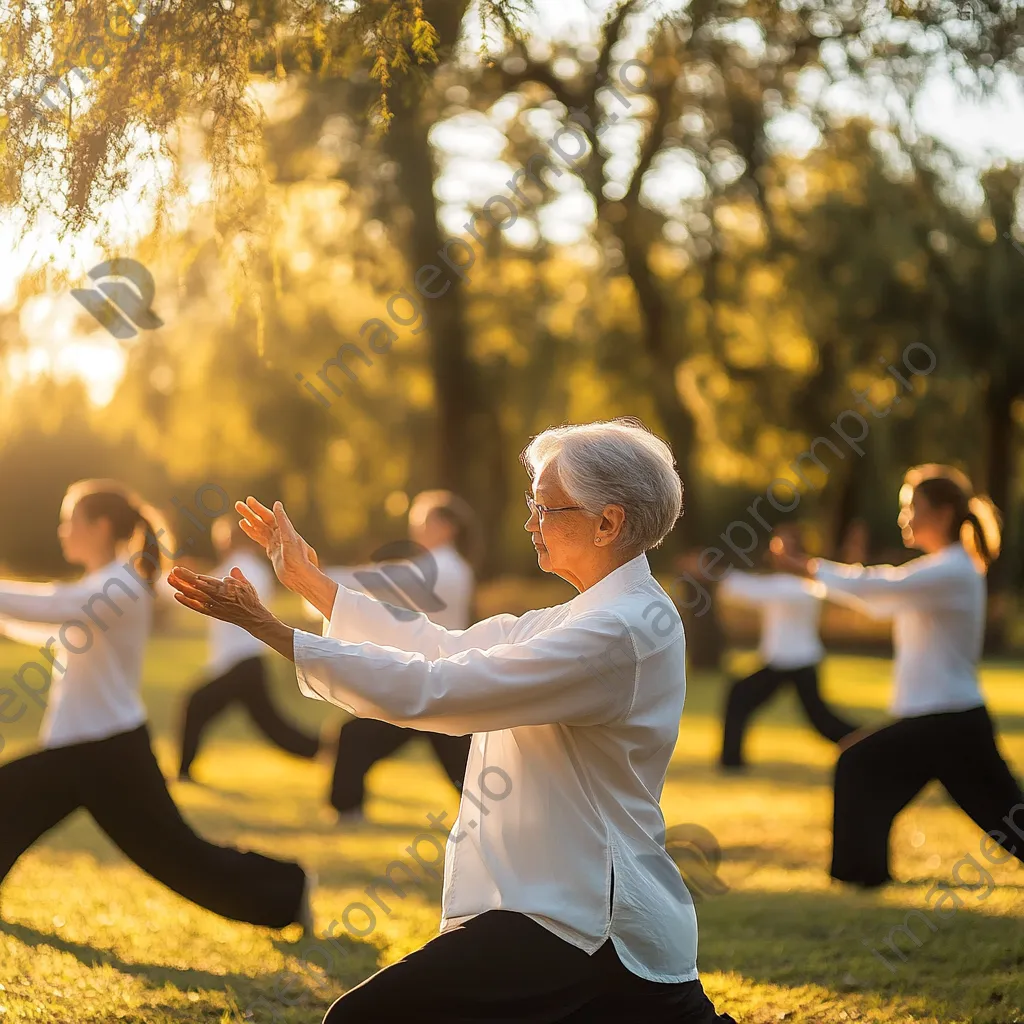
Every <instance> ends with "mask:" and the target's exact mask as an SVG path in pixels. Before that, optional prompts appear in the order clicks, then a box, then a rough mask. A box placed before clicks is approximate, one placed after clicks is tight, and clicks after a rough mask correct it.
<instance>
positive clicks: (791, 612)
mask: <svg viewBox="0 0 1024 1024" xmlns="http://www.w3.org/2000/svg"><path fill="white" fill-rule="evenodd" d="M775 537H777V538H779V539H780V541H781V542H782V543H784V544H785V545H786V546H787V547H788V548H789V549H791V550H792V551H794V552H799V553H802V552H803V543H802V540H801V537H800V529H799V527H798V526H796V525H795V524H785V525H781V526H777V527H776V528H775ZM719 594H720V595H722V596H724V597H726V598H727V599H732V600H734V601H737V602H740V603H743V604H750V605H754V606H756V607H758V608H761V609H762V613H761V642H760V646H759V650H760V654H761V658H762V660H763V661H764V665H763V666H762V667H761V668H760V669H758V671H757V672H755V673H754V674H753V675H750V676H747V678H746V679H740V680H737V681H736V682H735V683H733V685H732V687H731V688H730V690H729V696H728V698H727V699H726V704H725V723H724V728H723V738H722V754H721V758H720V760H719V763H720V764H721V766H722V767H723V768H728V769H734V768H742V767H744V765H745V761H744V758H743V739H744V735H745V733H746V730H747V726H748V724H749V722H750V719H751V718H752V717H753V715H754V713H755V712H756V711H757V710H758V709H759V708H760V707H762V706H763V705H764V704H766V703H767V702H768V701H769V700H771V699H772V697H774V696H775V694H776V693H778V691H779V690H780V689H781V688H782V687H783V686H785V685H786V683H790V682H791V683H792V684H793V685H794V687H796V694H797V697H798V698H799V700H800V703H801V704H802V705H803V709H804V713H805V714H806V715H807V718H808V721H810V723H811V725H812V726H814V728H815V729H816V730H817V731H818V733H820V734H821V735H822V736H823V737H825V739H827V740H831V741H832V742H833V743H838V742H839V741H840V740H841V739H843V737H844V736H848V735H849V734H850V733H852V732H853V731H854V730H855V729H856V726H854V725H852V724H851V723H850V722H848V721H846V719H844V718H842V717H840V716H839V715H837V714H836V713H835V711H833V710H832V709H831V708H830V707H829V706H828V705H827V704H826V703H825V701H824V700H823V699H822V697H821V690H820V687H819V682H818V665H819V664H820V663H821V661H822V659H823V658H824V657H825V648H824V647H823V646H822V643H821V637H820V636H819V635H818V627H819V624H820V622H821V602H822V598H821V595H819V594H816V593H815V592H814V588H813V585H812V584H809V583H808V582H807V581H806V580H804V579H801V578H800V577H798V576H794V575H792V573H780V572H775V573H770V574H767V575H764V576H758V575H755V574H753V573H746V572H736V571H733V572H730V573H729V574H728V576H726V577H725V579H724V580H722V583H721V585H720V588H719Z"/></svg>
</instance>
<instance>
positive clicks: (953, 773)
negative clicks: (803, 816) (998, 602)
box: [775, 465, 1024, 887]
mask: <svg viewBox="0 0 1024 1024" xmlns="http://www.w3.org/2000/svg"><path fill="white" fill-rule="evenodd" d="M900 502H901V506H902V508H901V511H900V517H899V523H900V527H901V529H902V531H903V542H904V543H905V544H906V545H907V547H909V548H916V549H917V550H919V551H924V552H925V555H924V557H923V558H917V559H914V560H913V561H911V562H908V563H907V564H906V565H902V566H899V567H897V568H893V567H892V566H888V565H886V566H873V567H871V568H864V567H863V566H860V565H842V564H839V563H836V562H827V561H823V560H821V559H807V558H806V557H805V556H804V555H802V554H797V553H794V552H790V551H787V550H786V549H785V545H783V544H778V545H775V548H776V551H777V555H778V560H779V562H780V564H781V565H782V567H784V568H786V569H788V570H790V571H799V572H804V573H806V574H807V575H809V576H811V577H813V578H814V579H815V580H817V581H818V582H819V583H820V584H822V585H823V587H824V588H825V590H826V591H827V595H828V598H829V600H832V601H841V602H843V603H848V604H852V605H853V606H854V607H858V608H860V609H861V610H863V611H865V612H867V613H868V614H869V615H872V616H875V617H878V618H892V619H893V624H894V625H893V642H894V646H895V680H894V683H895V685H894V689H893V696H892V700H891V702H890V711H891V712H892V714H893V715H894V716H896V719H897V720H896V721H895V722H893V723H892V724H891V725H887V726H885V727H883V728H880V729H878V730H876V731H874V732H870V733H868V734H867V735H865V736H863V737H861V738H859V739H857V740H856V742H854V743H853V744H852V745H851V746H849V747H848V748H847V749H846V750H844V751H843V753H842V754H840V756H839V762H838V764H837V765H836V775H835V811H834V820H833V829H832V835H833V852H832V869H831V873H832V877H833V878H836V879H839V880H840V881H843V882H852V883H854V884H857V885H861V886H865V887H872V886H878V885H883V884H885V883H886V882H888V881H890V880H891V876H890V874H889V832H890V829H891V827H892V822H893V819H894V818H895V817H896V815H897V814H898V813H899V812H900V811H901V810H903V808H904V807H906V806H907V804H908V803H910V801H911V800H912V799H913V798H914V797H915V796H916V795H917V793H919V792H920V791H921V789H922V788H923V787H924V786H925V785H927V783H929V782H930V781H931V780H932V779H938V780H939V781H940V782H941V783H942V784H943V786H945V787H946V790H947V791H948V792H949V795H950V796H951V797H952V798H953V799H954V800H955V801H956V803H957V804H959V805H960V807H961V808H963V810H964V811H966V812H967V814H968V815H970V817H971V818H972V819H973V820H974V822H975V823H976V824H977V825H979V826H980V827H981V828H982V829H984V830H985V831H986V832H988V833H989V834H990V835H991V836H992V837H993V838H994V839H996V840H997V841H998V842H999V843H1001V844H1002V845H1003V846H1004V847H1005V848H1006V849H1007V850H1008V851H1009V852H1010V853H1015V854H1016V855H1017V857H1018V858H1020V859H1024V831H1022V825H1020V824H1016V823H1015V821H1016V819H1015V817H1014V816H1015V814H1016V815H1019V816H1020V817H1021V818H1022V820H1024V796H1022V795H1021V791H1020V789H1019V787H1018V785H1017V782H1016V780H1015V779H1014V777H1013V775H1012V774H1011V772H1010V769H1009V768H1008V767H1007V766H1006V762H1005V761H1003V759H1002V757H1001V756H1000V754H999V750H998V747H997V746H996V739H995V733H994V729H993V726H992V720H991V719H990V718H989V715H988V711H987V710H986V709H985V701H984V698H983V697H982V695H981V690H980V688H979V686H978V662H979V661H980V659H981V652H982V643H983V639H984V635H985V605H986V595H985V573H986V571H987V569H988V566H989V564H990V562H991V561H992V560H993V559H994V558H995V556H996V555H997V554H998V552H999V525H998V513H996V512H995V509H994V506H992V504H991V502H989V501H988V499H985V498H981V497H976V496H974V492H973V488H972V487H971V483H970V481H969V480H968V479H967V477H966V476H964V474H963V473H960V472H959V471H958V470H955V469H953V468H951V467H948V466H938V465H928V466H919V467H917V468H915V469H912V470H910V471H909V472H908V473H907V476H906V479H905V483H904V486H903V489H902V491H901V492H900Z"/></svg>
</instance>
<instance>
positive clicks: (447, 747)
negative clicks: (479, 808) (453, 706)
mask: <svg viewBox="0 0 1024 1024" xmlns="http://www.w3.org/2000/svg"><path fill="white" fill-rule="evenodd" d="M418 736H422V737H423V738H424V739H426V740H429V741H430V745H431V746H432V747H433V748H434V753H435V754H436V755H437V758H438V760H439V761H440V762H441V766H442V767H443V768H444V770H445V772H446V773H447V774H448V778H449V779H451V780H452V785H453V786H455V788H456V789H457V790H459V791H460V792H461V791H462V784H463V782H464V781H465V778H466V761H467V760H468V759H469V748H470V745H471V743H472V742H473V737H472V736H443V735H441V734H440V733H433V732H417V731H416V730H415V729H402V728H400V727H399V726H397V725H391V724H390V723H389V722H378V721H376V720H375V719H372V718H357V719H355V721H352V722H348V723H346V724H345V725H344V726H342V729H341V736H340V738H339V739H338V759H337V761H336V762H335V765H334V783H333V785H332V786H331V804H332V805H333V806H334V807H335V808H336V809H337V810H338V811H354V810H356V809H357V808H361V807H362V806H363V800H364V798H365V796H366V773H367V772H368V771H369V770H370V769H371V768H372V767H373V766H374V765H375V764H376V763H377V762H378V761H380V760H381V759H382V758H385V757H388V756H389V755H390V754H393V753H394V752H395V751H396V750H398V748H399V747H401V746H404V745H405V744H406V743H408V742H409V741H410V740H414V739H416V737H418Z"/></svg>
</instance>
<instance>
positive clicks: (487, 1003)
mask: <svg viewBox="0 0 1024 1024" xmlns="http://www.w3.org/2000/svg"><path fill="white" fill-rule="evenodd" d="M402 1020H409V1021H416V1024H441V1022H445V1024H483V1022H486V1021H506V1022H509V1021H518V1022H522V1024H533V1022H538V1024H540V1022H544V1024H556V1022H557V1024H570V1022H571V1024H595V1022H602V1021H608V1022H612V1021H614V1022H615V1024H623V1022H627V1021H628V1022H633V1021H636V1022H637V1024H641V1022H642V1024H662V1022H664V1024H669V1022H672V1024H719V1022H721V1024H729V1022H731V1024H735V1021H733V1019H732V1017H730V1016H728V1015H722V1016H719V1015H718V1014H716V1013H715V1008H714V1006H712V1004H711V1001H710V1000H709V999H708V997H707V996H706V995H705V994H704V989H703V987H702V986H701V983H700V981H687V982H682V983H679V984H659V983H656V982H651V981H645V980H644V979H643V978H639V977H637V976H636V975H635V974H632V973H631V972H630V971H628V970H627V969H626V968H625V967H624V966H623V965H622V963H621V962H620V960H619V957H618V954H617V953H616V952H615V947H614V946H613V945H612V943H611V941H610V940H609V941H607V942H605V944H604V945H603V946H602V947H601V948H600V949H599V950H598V951H597V952H596V953H595V954H594V955H593V956H589V955H588V954H586V953H584V952H583V950H581V949H577V948H576V947H575V946H572V945H570V944H569V943H568V942H564V941H563V940H562V939H560V938H558V937H557V936H556V935H553V934H552V933H551V932H549V931H548V930H547V929H546V928H542V927H541V926H540V925H539V924H537V923H536V922H534V921H531V920H530V919H529V918H528V917H525V916H524V915H522V914H514V913H511V912H509V911H504V910H492V911H490V912H488V913H486V914H481V915H480V916H479V917H474V918H473V919H472V920H470V921H467V922H466V923H465V924H464V925H461V926H460V927H458V928H454V929H452V930H451V931H448V932H445V933H444V934H443V935H439V936H438V937H437V938H436V939H432V940H431V941H430V942H428V943H427V944H426V945H425V946H423V947H422V949H418V950H417V951H416V952H415V953H411V954H410V955H409V956H407V957H405V958H404V959H402V960H399V961H398V963H396V964H392V965H391V966H390V967H386V968H384V970H382V971H378V972H377V973H376V974H375V975H373V977H372V978H368V979H367V980H366V981H364V982H363V983H362V984H361V985H358V986H357V987H356V988H354V989H352V991H350V992H348V993H346V994H345V995H343V996H342V997H341V998H340V999H339V1000H338V1001H337V1002H336V1003H335V1004H334V1005H333V1006H332V1007H331V1008H330V1009H329V1010H328V1011H327V1016H326V1017H324V1024H381V1022H383V1021H402Z"/></svg>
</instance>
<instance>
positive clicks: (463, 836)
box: [170, 419, 732, 1024]
mask: <svg viewBox="0 0 1024 1024" xmlns="http://www.w3.org/2000/svg"><path fill="white" fill-rule="evenodd" d="M522 458H523V462H524V464H525V466H526V468H527V470H528V471H529V473H530V477H531V480H532V488H531V491H530V492H529V493H528V494H527V498H526V500H527V505H528V506H529V512H530V518H529V519H528V520H527V522H526V529H527V530H528V531H529V533H530V536H531V539H532V541H533V545H534V547H535V548H536V551H537V557H538V561H539V564H540V567H541V569H543V570H544V571H545V572H551V573H555V574H556V575H558V576H560V577H562V578H563V579H565V580H567V581H568V582H570V583H571V584H572V585H573V586H574V587H575V588H576V589H577V590H578V591H579V594H578V595H577V596H576V597H575V598H573V599H572V600H571V601H568V602H567V603H565V604H562V605H558V606H556V607H553V608H542V609H538V610H535V611H531V612H527V613H526V614H525V615H522V616H519V617H517V616H514V615H507V614H505V615H496V616H494V617H493V618H489V619H485V620H483V621H482V622H478V623H476V625H474V626H471V627H470V628H469V629H465V630H455V631H449V630H447V629H444V628H443V627H441V626H438V625H435V624H434V623H432V622H430V620H429V619H427V617H426V616H425V615H420V616H419V617H417V618H415V619H413V620H411V621H398V620H396V619H395V617H394V616H393V615H391V614H390V613H389V612H388V611H387V609H386V608H385V607H384V606H383V605H381V604H380V603H379V602H377V601H375V600H373V599H372V598H370V597H367V596H366V595H363V594H358V593H355V592H353V591H350V590H346V589H345V588H344V587H341V586H339V585H338V584H337V583H334V582H332V581H331V580H330V579H328V578H327V577H326V576H324V575H323V574H322V573H321V572H320V571H319V569H318V567H317V562H316V556H315V553H313V552H312V549H311V548H310V547H309V546H308V545H307V544H306V543H305V541H303V540H302V538H301V537H300V536H299V535H298V534H297V533H296V532H295V529H294V527H293V526H292V524H291V522H290V521H289V519H288V516H287V515H286V514H285V510H284V508H283V506H282V505H281V504H280V502H278V503H276V504H275V505H274V508H273V509H272V510H271V509H268V508H266V507H264V506H263V505H261V504H260V503H259V502H257V501H256V500H255V499H254V498H250V499H248V501H247V502H246V503H244V504H243V503H242V502H239V503H238V505H237V506H236V507H237V508H238V511H239V513H240V514H241V515H242V517H243V519H244V526H243V528H244V529H245V530H246V532H247V533H249V535H250V536H251V537H253V538H254V539H255V540H257V541H259V542H260V543H262V544H263V546H264V547H265V549H266V550H267V553H268V555H269V556H270V558H271V560H272V561H273V564H274V569H275V570H276V572H277V574H278V577H279V578H280V580H281V582H282V583H283V584H284V585H285V586H286V587H288V588H289V589H291V590H293V591H295V592H296V593H298V594H301V595H302V596H303V597H305V598H306V599H307V600H309V601H310V602H311V603H312V604H313V605H314V606H315V607H317V608H318V609H320V610H321V612H322V613H323V615H324V616H325V618H326V619H328V624H327V626H326V635H325V636H322V637H319V636H313V635H311V634H308V633H304V632H302V631H301V630H294V629H292V628H290V627H288V626H286V625H284V624H283V623H281V622H279V621H278V620H277V619H276V618H274V616H273V615H271V614H270V612H269V611H267V610H266V609H265V608H264V607H263V606H262V605H261V604H260V602H259V599H258V597H257V596H256V594H255V592H254V590H253V589H252V587H250V586H249V584H248V583H247V581H246V580H245V578H244V577H243V576H242V574H241V573H240V572H238V571H237V570H235V571H233V573H232V575H231V576H230V577H227V578H225V579H223V580H217V579H213V578H211V577H203V576H197V575H195V574H193V573H191V572H189V571H188V570H187V569H180V568H176V569H175V570H174V571H173V572H172V574H171V576H170V582H171V584H172V586H174V587H175V589H176V590H177V591H178V594H177V595H176V596H177V598H178V600H179V601H180V602H181V603H182V604H184V605H186V606H187V607H190V608H193V609H195V610H196V611H200V612H203V613H204V614H207V615H212V616H214V617H216V618H222V619H225V620H227V621H230V622H234V623H236V624H238V625H240V626H243V627H244V628H246V629H248V630H249V631H250V632H251V633H252V634H253V635H254V636H256V637H258V638H259V639H261V640H262V641H263V642H264V643H266V644H267V645H268V646H270V647H272V648H274V650H276V651H278V652H279V653H281V654H282V655H284V656H285V657H287V658H290V659H291V660H293V661H294V662H295V668H296V675H297V677H298V682H299V687H300V689H301V690H302V692H303V693H304V694H306V695H307V696H309V697H314V698H319V699H321V700H327V701H330V702H331V703H334V704H337V705H338V706H339V707H343V708H345V709H346V710H348V711H350V712H351V713H352V714H355V715H357V716H361V717H366V718H376V719H380V720H382V721H387V722H393V723H395V724H396V725H401V726H408V727H411V728H414V729H423V730H429V731H432V732H443V733H448V734H450V735H461V734H463V733H467V732H471V733H473V734H474V736H473V745H472V748H471V751H470V756H469V767H468V771H467V776H466V790H465V792H464V794H463V797H462V804H461V807H460V813H459V816H458V819H457V820H456V821H455V823H454V825H453V826H452V828H451V832H450V833H449V836H448V848H447V857H446V862H445V878H444V892H443V897H442V921H441V934H440V935H439V936H437V937H436V938H435V939H433V940H432V941H430V942H428V943H427V944H426V945H425V946H424V947H423V948H422V949H420V950H418V951H416V952H415V953H413V954H411V955H410V956H407V957H405V958H404V959H403V960H401V961H399V962H398V963H396V964H393V965H392V966H390V967H387V968H385V969H384V970H382V971H380V972H378V973H377V974H375V975H374V976H373V977H371V978H369V979H368V980H367V981H365V982H363V983H362V984H361V985H359V986H357V987H356V988H354V989H353V990H351V991H350V992H348V993H347V994H346V995H344V996H342V997H341V999H339V1000H338V1001H337V1002H336V1003H335V1004H334V1005H333V1006H332V1007H331V1008H330V1009H329V1010H328V1012H327V1016H326V1017H325V1024H349V1022H366V1024H370V1022H377V1021H384V1020H396V1019H399V1018H398V1014H399V1013H402V1014H405V1013H410V1014H412V1015H413V1017H412V1019H415V1020H416V1021H418V1022H423V1021H445V1022H456V1021H458V1022H466V1024H468V1022H474V1024H475V1022H478V1021H490V1020H502V1021H523V1022H528V1021H544V1022H556V1021H577V1022H582V1021H587V1022H591V1021H604V1020H608V1021H624V1020H629V1021H644V1022H645V1024H657V1022H659V1021H665V1022H668V1021H672V1022H692V1024H711V1022H714V1021H731V1020H732V1018H731V1017H728V1016H718V1015H717V1014H716V1012H715V1009H714V1007H713V1006H712V1004H711V1002H710V1000H709V999H708V998H707V996H706V995H705V994H704V991H703V989H702V987H701V984H700V981H699V980H698V976H697V920H696V915H695V913H694V908H693V902H692V900H691V899H690V898H689V894H688V893H687V891H686V887H685V885H684V884H683V881H682V879H681V877H680V875H679V872H678V870H677V869H676V867H675V865H674V863H673V861H672V859H671V858H670V856H669V854H668V853H667V852H666V850H665V846H664V842H663V837H664V835H665V820H664V817H663V815H662V813H661V809H660V807H659V803H658V801H659V798H660V795H661V791H662V788H663V786H664V782H665V774H666V771H667V769H668V765H669V761H670V759H671V757H672V752H673V749H674V747H675V743H676V739H677V736H678V731H679V718H680V714H681V712H682V709H683V698H684V693H685V663H684V646H685V645H684V638H683V630H682V623H681V622H680V619H679V615H678V613H677V612H676V610H675V607H674V605H673V604H672V602H671V600H670V599H669V598H668V596H667V595H666V593H665V591H664V590H662V588H661V587H660V586H659V585H658V583H657V582H656V581H655V579H654V577H653V576H652V575H651V570H650V567H649V565H648V562H647V557H646V552H647V551H648V550H649V549H650V548H654V547H657V546H658V545H659V544H660V543H661V542H662V540H664V538H665V536H666V535H667V534H668V533H669V531H670V530H671V529H672V527H673V525H674V524H675V522H676V519H677V518H678V517H679V514H680V510H681V506H682V485H681V483H680V480H679V477H678V475H677V473H676V470H675V466H674V460H673V458H672V453H671V450H670V449H669V448H668V446H667V445H666V444H665V443H664V442H663V441H661V440H659V439H658V438H657V437H655V436H654V435H653V434H652V433H650V431H648V430H647V429H646V428H645V427H644V426H643V424H642V423H640V422H639V421H638V420H635V419H620V420H614V421H610V422H601V423H589V424H585V425H580V426H564V427H558V428H553V429H550V430H546V431H545V432H544V433H542V434H540V435H539V436H538V437H536V438H534V440H533V441H532V442H531V444H530V445H529V446H528V447H527V449H526V450H525V452H524V453H523V456H522ZM477 791H478V792H479V793H480V794H481V796H476V795H475V793H476V792H477ZM446 824H447V823H446Z"/></svg>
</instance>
